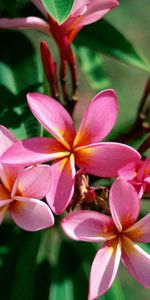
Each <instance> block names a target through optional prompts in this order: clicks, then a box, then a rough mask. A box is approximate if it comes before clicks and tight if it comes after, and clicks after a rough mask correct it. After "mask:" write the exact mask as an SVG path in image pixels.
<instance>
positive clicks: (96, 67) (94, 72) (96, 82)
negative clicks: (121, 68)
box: [77, 47, 112, 92]
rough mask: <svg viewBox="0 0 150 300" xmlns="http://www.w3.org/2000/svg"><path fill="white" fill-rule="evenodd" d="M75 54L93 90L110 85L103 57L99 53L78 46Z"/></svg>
mask: <svg viewBox="0 0 150 300" xmlns="http://www.w3.org/2000/svg"><path fill="white" fill-rule="evenodd" d="M77 55H78V57H79V62H80V66H81V70H82V71H83V72H84V73H85V75H86V77H87V79H88V82H89V84H90V86H91V88H92V89H93V90H94V91H95V92H99V91H100V90H103V89H107V88H110V87H111V86H112V84H111V82H110V79H109V77H108V76H107V74H106V73H105V70H104V62H103V58H102V57H101V55H100V54H99V53H96V52H93V51H92V50H90V49H88V48H85V47H78V49H77Z"/></svg>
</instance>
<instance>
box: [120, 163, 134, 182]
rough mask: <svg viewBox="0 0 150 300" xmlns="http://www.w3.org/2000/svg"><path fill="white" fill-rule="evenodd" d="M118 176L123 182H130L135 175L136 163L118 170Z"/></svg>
mask: <svg viewBox="0 0 150 300" xmlns="http://www.w3.org/2000/svg"><path fill="white" fill-rule="evenodd" d="M118 175H119V176H120V177H122V178H124V179H125V180H132V179H133V178H134V177H135V176H136V175H137V174H136V162H130V163H128V164H127V165H125V166H124V167H122V168H120V169H119V170H118Z"/></svg>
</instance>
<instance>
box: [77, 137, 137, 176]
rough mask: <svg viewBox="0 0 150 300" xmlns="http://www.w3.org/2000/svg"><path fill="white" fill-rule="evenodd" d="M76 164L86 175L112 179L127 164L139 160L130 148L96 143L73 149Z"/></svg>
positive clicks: (121, 145) (135, 152)
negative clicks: (84, 170)
mask: <svg viewBox="0 0 150 300" xmlns="http://www.w3.org/2000/svg"><path fill="white" fill-rule="evenodd" d="M75 158H76V164H77V166H78V167H80V168H81V167H84V168H85V169H86V171H87V173H90V174H93V175H96V176H100V177H114V176H117V175H118V170H119V169H120V168H121V167H122V166H123V165H125V164H127V163H128V162H131V161H132V160H135V159H138V158H140V154H139V153H138V152H137V151H136V150H134V149H133V148H132V147H129V146H126V145H123V144H119V143H109V142H108V143H97V144H91V145H88V146H86V147H79V148H76V149H75Z"/></svg>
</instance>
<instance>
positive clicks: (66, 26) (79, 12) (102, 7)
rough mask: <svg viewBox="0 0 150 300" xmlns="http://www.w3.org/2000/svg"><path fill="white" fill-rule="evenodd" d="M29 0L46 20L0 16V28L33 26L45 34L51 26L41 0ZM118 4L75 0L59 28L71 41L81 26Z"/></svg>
mask: <svg viewBox="0 0 150 300" xmlns="http://www.w3.org/2000/svg"><path fill="white" fill-rule="evenodd" d="M31 2H32V3H33V4H34V5H35V6H36V7H37V8H38V9H39V10H40V12H41V13H42V14H43V15H44V17H46V18H47V21H45V20H43V19H41V18H38V17H34V16H31V17H26V18H15V19H8V18H1V19H0V28H5V29H8V28H10V29H12V28H24V29H26V28H27V29H33V28H34V29H37V30H40V31H42V32H44V33H45V34H46V35H47V34H49V33H50V31H51V27H50V26H49V25H50V24H49V20H48V14H47V12H46V10H45V9H44V7H43V5H42V3H41V1H40V0H31ZM118 4H119V3H118V2H117V1H116V0H98V1H97V0H83V1H79V0H75V1H74V4H73V7H72V10H71V13H70V15H69V17H68V18H67V20H66V21H64V23H63V24H62V25H59V28H60V29H61V32H62V33H63V36H64V35H65V36H67V37H68V40H69V41H72V40H73V38H74V37H75V36H76V34H77V33H78V31H79V30H80V29H81V28H82V27H83V26H85V25H87V24H90V23H93V22H95V21H97V20H99V19H101V18H102V17H103V16H104V15H105V14H107V13H108V12H109V11H110V10H111V9H113V8H114V7H116V6H117V5H118Z"/></svg>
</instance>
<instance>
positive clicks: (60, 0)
mask: <svg viewBox="0 0 150 300" xmlns="http://www.w3.org/2000/svg"><path fill="white" fill-rule="evenodd" d="M41 2H42V3H43V5H44V7H45V8H46V10H47V12H48V13H49V15H51V16H52V17H53V18H54V19H55V20H56V21H57V22H58V24H62V23H63V22H64V21H65V20H66V19H67V17H68V15H69V13H70V11H71V9H72V6H73V2H74V0H41Z"/></svg>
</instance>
